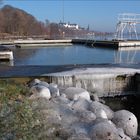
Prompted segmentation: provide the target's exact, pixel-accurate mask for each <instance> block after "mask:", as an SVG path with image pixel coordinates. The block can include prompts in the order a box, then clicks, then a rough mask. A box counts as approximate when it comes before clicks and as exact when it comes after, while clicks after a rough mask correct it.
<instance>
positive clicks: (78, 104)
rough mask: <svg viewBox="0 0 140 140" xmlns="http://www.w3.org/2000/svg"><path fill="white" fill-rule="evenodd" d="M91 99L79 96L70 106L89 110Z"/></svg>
mask: <svg viewBox="0 0 140 140" xmlns="http://www.w3.org/2000/svg"><path fill="white" fill-rule="evenodd" d="M90 104H91V101H88V100H85V99H83V98H79V99H78V100H76V101H74V102H73V104H72V105H71V107H72V108H73V109H74V110H89V107H90Z"/></svg>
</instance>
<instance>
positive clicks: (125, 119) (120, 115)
mask: <svg viewBox="0 0 140 140" xmlns="http://www.w3.org/2000/svg"><path fill="white" fill-rule="evenodd" d="M112 121H113V122H114V124H115V125H116V126H117V127H118V128H122V129H123V130H124V133H125V134H126V135H128V136H129V137H131V138H133V137H135V136H136V135H137V130H138V122H137V118H136V117H135V115H134V114H133V113H131V112H129V111H127V110H120V111H117V112H115V113H114V118H113V119H112Z"/></svg>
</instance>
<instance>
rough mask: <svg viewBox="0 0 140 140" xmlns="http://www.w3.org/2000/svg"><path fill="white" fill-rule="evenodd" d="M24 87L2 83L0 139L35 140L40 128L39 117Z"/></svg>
mask: <svg viewBox="0 0 140 140" xmlns="http://www.w3.org/2000/svg"><path fill="white" fill-rule="evenodd" d="M26 93H28V90H27V89H26V87H24V86H22V85H18V84H16V83H14V82H12V83H9V82H7V81H1V82H0V139H1V140H35V139H36V135H37V133H36V132H37V131H38V128H39V127H40V126H39V123H38V119H37V115H36V114H35V113H34V111H33V110H32V107H31V104H32V103H31V101H29V100H28V97H27V96H26Z"/></svg>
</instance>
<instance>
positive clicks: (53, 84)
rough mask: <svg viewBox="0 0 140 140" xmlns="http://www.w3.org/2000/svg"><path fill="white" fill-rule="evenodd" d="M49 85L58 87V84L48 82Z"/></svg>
mask: <svg viewBox="0 0 140 140" xmlns="http://www.w3.org/2000/svg"><path fill="white" fill-rule="evenodd" d="M49 86H51V87H54V88H58V85H57V84H55V83H50V84H49Z"/></svg>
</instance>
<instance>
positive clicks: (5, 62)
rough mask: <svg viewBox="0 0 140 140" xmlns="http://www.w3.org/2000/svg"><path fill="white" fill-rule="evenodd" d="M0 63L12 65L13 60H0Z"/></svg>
mask: <svg viewBox="0 0 140 140" xmlns="http://www.w3.org/2000/svg"><path fill="white" fill-rule="evenodd" d="M0 65H1V66H5V65H6V66H7V65H8V66H14V61H13V60H10V61H0Z"/></svg>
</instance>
